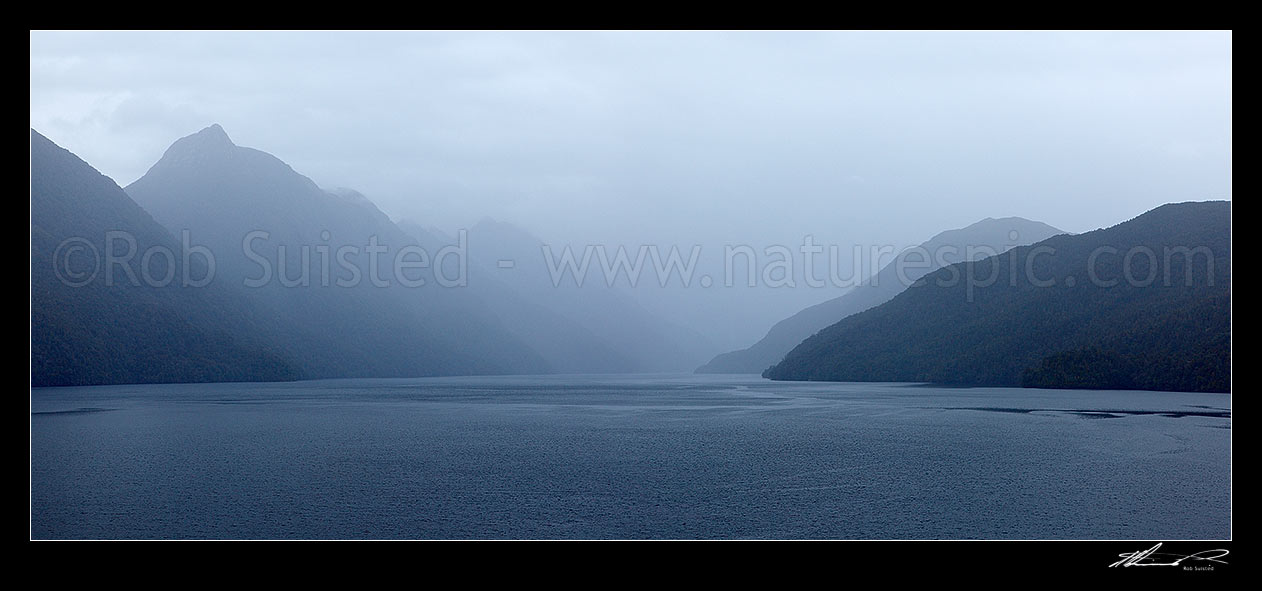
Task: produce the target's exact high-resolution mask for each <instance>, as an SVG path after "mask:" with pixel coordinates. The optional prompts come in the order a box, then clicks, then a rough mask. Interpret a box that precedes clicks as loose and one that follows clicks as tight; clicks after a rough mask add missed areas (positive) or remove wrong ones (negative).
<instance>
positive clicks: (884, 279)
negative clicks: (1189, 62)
mask: <svg viewBox="0 0 1262 591" xmlns="http://www.w3.org/2000/svg"><path fill="white" fill-rule="evenodd" d="M1061 233H1062V232H1061V231H1060V230H1057V229H1056V228H1053V227H1052V226H1049V225H1047V224H1044V223H1041V222H1034V221H1030V220H1027V219H1023V218H1019V217H1009V218H1000V219H994V218H986V219H984V220H982V221H979V222H977V223H975V224H972V225H970V226H967V227H964V228H959V229H956V230H948V231H946V232H942V233H941V234H938V235H937V236H934V237H933V238H931V239H929V240H928V241H926V242H925V243H923V244H921V245H920V246H919V247H916V248H913V249H908V250H906V251H904V252H902V253H899V255H898V256H897V257H895V259H894V260H893V261H891V262H890V263H889V264H887V265H885V266H884V267H882V268H881V270H880V271H879V272H878V273H877V274H876V275H875V276H874V277H873V278H872V279H869V280H867V281H865V282H863V283H862V284H861V285H859V286H857V287H856V288H855V289H853V290H851V291H849V292H847V293H846V294H844V295H841V296H838V297H836V298H833V299H831V300H828V301H826V302H823V303H821V304H817V305H815V306H811V307H809V308H806V309H805V310H802V311H801V312H798V313H797V314H794V315H793V316H790V317H789V318H786V319H784V320H782V321H780V322H778V323H776V325H775V326H773V327H771V330H770V331H768V332H767V336H765V337H763V338H762V339H761V340H759V341H758V342H757V343H754V344H753V345H752V346H750V347H749V348H748V349H742V350H739V351H732V352H729V353H723V354H722V355H719V356H717V357H715V358H714V359H712V360H711V361H710V362H709V363H707V364H705V365H703V366H701V367H699V368H697V373H760V372H762V371H763V370H765V369H767V368H768V367H770V366H771V365H773V364H775V363H776V362H778V361H780V360H781V359H783V358H784V356H785V354H786V353H788V352H789V351H790V350H791V349H793V347H796V346H797V344H798V343H801V342H802V341H803V340H804V339H806V338H807V337H809V336H811V335H813V334H815V333H816V332H818V331H819V330H820V329H822V328H824V327H826V326H829V325H831V324H833V323H834V322H837V321H838V320H841V319H842V318H845V317H847V316H849V315H851V314H857V313H859V312H862V311H864V310H867V309H868V308H871V307H873V306H877V305H880V304H882V303H885V302H887V301H889V300H890V299H891V298H893V297H894V296H896V295H898V294H899V293H902V291H903V290H904V289H906V288H907V286H908V285H910V284H911V282H914V281H916V280H917V279H920V278H921V277H923V276H924V275H926V274H928V273H930V272H932V271H934V270H936V269H939V268H941V267H943V266H946V265H949V264H953V263H958V262H961V261H964V260H966V259H967V260H976V259H978V258H984V257H986V256H990V255H992V254H996V253H1000V252H1003V251H1005V250H1007V249H1009V248H1012V247H1014V246H1022V245H1026V244H1033V243H1035V242H1038V241H1040V240H1043V239H1045V238H1048V237H1051V236H1055V235H1057V234H1061Z"/></svg>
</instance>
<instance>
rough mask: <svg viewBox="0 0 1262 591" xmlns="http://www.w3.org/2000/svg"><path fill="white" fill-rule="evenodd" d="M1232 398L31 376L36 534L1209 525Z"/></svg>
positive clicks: (726, 379)
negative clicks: (149, 382) (41, 379)
mask: <svg viewBox="0 0 1262 591" xmlns="http://www.w3.org/2000/svg"><path fill="white" fill-rule="evenodd" d="M1230 404H1231V399H1230V396H1229V395H1225V394H1224V395H1219V394H1184V393H1162V392H1100V391H1090V392H1088V391H1063V390H1023V389H1003V388H967V389H944V388H931V387H924V386H917V385H906V384H903V385H899V384H815V383H783V382H769V381H766V380H761V379H759V378H757V377H755V376H691V375H689V376H648V377H645V376H544V377H521V376H515V377H491V378H487V377H479V378H436V379H413V380H327V381H314V382H298V383H284V384H209V385H208V384H197V385H193V384H189V385H153V386H98V387H89V388H49V389H35V390H32V392H31V536H32V537H33V538H36V539H44V538H56V539H66V538H72V539H82V538H88V539H130V538H144V539H184V538H198V539H200V538H213V539H249V538H267V539H291V538H304V539H347V538H350V539H386V538H408V539H435V538H437V539H453V538H455V539H465V538H478V539H485V538H496V539H501V538H531V539H538V538H547V539H557V538H580V539H608V538H618V539H624V538H670V539H680V538H685V539H694V538H774V539H785V538H792V539H800V538H812V539H973V538H980V539H1162V540H1174V539H1227V538H1230V537H1231V529H1230V517H1231V515H1230V506H1231V497H1230V490H1231V480H1230V475H1231V470H1230V468H1231V462H1230V435H1231V431H1230V426H1231V419H1230Z"/></svg>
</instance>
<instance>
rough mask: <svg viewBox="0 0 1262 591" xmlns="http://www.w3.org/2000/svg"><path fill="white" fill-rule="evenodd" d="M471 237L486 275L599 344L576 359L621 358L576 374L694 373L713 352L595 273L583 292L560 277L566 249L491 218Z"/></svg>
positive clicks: (577, 352)
mask: <svg viewBox="0 0 1262 591" xmlns="http://www.w3.org/2000/svg"><path fill="white" fill-rule="evenodd" d="M468 236H469V253H470V258H471V260H472V261H474V262H475V263H476V265H477V266H478V267H479V268H482V269H486V270H487V272H488V273H493V274H494V276H495V278H496V279H498V280H500V281H503V282H504V283H505V284H507V285H508V286H509V287H511V288H512V289H513V291H514V292H515V293H517V294H519V295H520V296H521V297H522V298H524V299H525V300H527V301H529V302H531V303H533V304H534V305H536V306H540V307H542V308H545V309H547V310H549V311H550V312H552V313H553V314H555V315H556V316H558V317H560V318H563V319H564V320H565V322H566V323H569V324H572V325H574V326H577V327H581V328H582V329H583V330H585V331H586V333H587V334H589V335H592V337H593V338H595V339H597V340H598V341H599V344H598V346H595V347H592V346H590V345H585V344H584V345H583V347H581V348H579V347H574V346H573V345H571V346H570V348H575V349H577V350H575V351H573V352H572V353H571V354H570V355H572V356H573V358H574V359H583V358H585V357H590V356H591V355H592V352H593V351H601V352H613V353H614V354H615V357H614V358H613V359H611V362H612V361H616V363H610V364H606V365H604V366H591V367H590V368H581V367H573V368H572V369H575V370H579V371H585V372H601V371H616V372H680V371H689V370H691V369H692V368H693V367H695V366H696V364H697V363H698V361H699V360H701V359H705V358H706V357H708V356H709V355H710V354H712V352H713V351H714V346H713V345H712V344H711V343H710V341H709V340H708V339H707V338H706V337H704V336H703V335H701V334H699V333H697V332H696V331H693V330H689V329H687V328H684V327H681V326H678V325H676V324H674V323H671V322H669V321H667V320H664V319H662V318H661V317H660V316H657V315H655V314H653V313H651V312H649V311H647V310H645V309H644V308H643V307H641V306H640V305H639V304H638V303H637V302H636V301H635V300H634V299H633V298H632V297H630V296H629V295H628V294H626V293H624V292H623V291H622V289H621V288H619V287H617V286H610V285H608V284H607V283H606V282H605V281H603V278H598V277H595V276H594V275H595V274H592V275H593V276H589V277H586V278H584V281H582V284H581V285H579V282H578V281H576V280H575V278H574V277H573V276H568V275H567V276H561V275H560V274H557V275H556V276H554V273H555V272H556V271H557V269H558V267H559V265H558V260H557V259H558V258H559V252H560V250H561V247H560V246H555V245H547V244H545V243H544V242H543V241H542V240H540V239H539V238H537V237H535V236H533V235H531V234H530V233H529V232H527V231H525V230H523V229H521V228H518V227H516V226H514V225H512V224H508V223H504V222H499V221H495V220H493V219H489V218H487V219H483V220H482V221H480V222H478V223H477V224H475V225H474V226H473V227H471V228H469V231H468ZM549 255H551V256H552V259H551V260H549V258H548V256H549ZM501 265H503V267H501ZM554 279H555V280H554ZM532 342H533V341H532ZM558 363H559V362H558Z"/></svg>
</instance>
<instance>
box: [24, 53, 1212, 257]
mask: <svg viewBox="0 0 1262 591" xmlns="http://www.w3.org/2000/svg"><path fill="white" fill-rule="evenodd" d="M211 123H219V124H221V125H223V127H224V128H225V130H226V131H227V132H228V134H229V135H230V136H231V137H232V138H233V140H234V141H235V142H236V143H237V144H238V145H243V146H249V147H254V148H258V149H261V150H264V151H266V152H270V153H272V154H274V155H276V156H277V157H279V158H281V159H282V160H284V161H286V162H287V163H289V164H290V165H291V166H293V167H294V168H295V169H296V170H297V171H299V172H301V173H303V174H305V175H307V176H309V177H311V178H312V179H313V180H315V181H316V182H317V183H319V184H320V185H321V186H325V187H328V188H333V187H339V186H344V187H351V188H355V189H357V190H359V191H361V192H363V193H364V194H365V195H367V196H368V197H369V198H370V199H372V200H373V201H375V202H376V203H377V204H378V205H379V206H380V207H381V208H382V209H383V210H384V211H385V212H386V213H388V214H389V215H390V216H391V217H394V218H396V219H397V218H409V219H414V220H417V221H419V222H421V223H422V224H425V225H433V226H437V227H439V228H442V229H443V230H445V231H447V232H451V231H453V230H455V229H458V228H460V227H465V226H468V225H470V224H472V223H473V222H476V221H477V220H478V219H480V218H481V217H483V216H492V217H494V218H496V219H499V220H502V221H508V222H513V223H517V224H519V225H521V226H523V227H525V228H527V229H529V230H531V231H533V232H534V233H536V234H538V235H541V236H542V237H544V238H547V239H551V240H556V241H576V242H595V241H617V242H624V243H629V244H640V243H649V242H662V241H669V242H677V243H683V244H691V243H696V242H704V243H714V242H748V243H752V244H765V243H776V242H781V243H783V242H790V243H791V244H799V243H800V242H801V237H802V236H803V235H805V234H813V235H814V236H815V237H816V241H817V242H818V241H827V242H828V243H841V244H856V243H864V244H872V243H892V244H914V243H919V242H921V241H923V240H925V239H927V238H929V237H930V236H932V235H933V234H935V233H937V232H938V231H941V230H944V229H948V228H953V227H960V226H964V225H967V224H969V223H972V222H974V221H977V220H978V219H981V218H984V217H1001V216H1010V215H1016V216H1022V217H1027V218H1031V219H1035V220H1039V221H1043V222H1046V223H1049V224H1052V225H1054V226H1057V227H1059V228H1062V229H1064V230H1068V231H1073V232H1082V231H1087V230H1091V229H1095V228H1097V227H1102V226H1109V225H1112V224H1115V223H1118V222H1121V221H1124V220H1126V219H1129V218H1130V217H1133V216H1135V215H1138V214H1139V213H1142V212H1143V211H1146V210H1148V209H1151V208H1153V207H1155V206H1157V205H1160V204H1162V203H1167V202H1173V201H1187V200H1203V199H1230V197H1231V192H1230V191H1231V34H1230V32H1151V33H1150V32H1121V33H1113V32H1036V33H1024V32H998V33H986V32H934V33H914V32H908V33H897V32H777V33H761V32H540V33H532V32H436V33H424V32H422V33H381V32H363V33H334V32H227V33H223V32H172V33H162V32H153V33H150V32H104V33H101V32H88V33H81V32H32V33H31V126H32V127H34V128H35V129H36V130H38V131H40V132H41V133H43V134H45V135H47V136H48V137H49V138H50V139H52V140H53V141H55V142H57V143H59V144H61V145H62V146H63V147H65V148H67V149H69V150H71V151H72V152H75V153H76V154H78V155H79V156H80V157H82V158H84V159H85V160H86V161H88V162H89V163H90V164H92V165H93V166H95V167H96V168H98V169H99V170H100V171H101V172H103V173H105V174H107V175H109V176H111V177H113V178H114V179H115V180H116V181H117V182H118V183H119V184H120V185H124V186H125V185H127V184H128V183H130V182H132V181H133V180H135V179H137V178H139V177H140V176H141V175H143V174H144V172H145V171H146V170H147V169H148V167H149V166H151V165H152V164H153V163H154V162H155V161H157V159H158V158H159V157H160V156H161V155H162V152H163V151H164V150H165V149H166V147H167V146H168V145H170V144H171V143H172V142H173V141H175V140H176V139H177V138H179V137H182V136H185V135H188V134H191V133H194V132H196V131H198V130H199V129H201V128H203V127H205V126H207V125H209V124H211Z"/></svg>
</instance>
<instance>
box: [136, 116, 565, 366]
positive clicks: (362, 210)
mask: <svg viewBox="0 0 1262 591" xmlns="http://www.w3.org/2000/svg"><path fill="white" fill-rule="evenodd" d="M126 191H127V193H128V194H129V195H130V196H131V197H132V198H133V199H135V200H136V202H137V203H139V204H140V205H141V206H143V207H144V208H145V209H146V210H148V211H149V212H150V213H152V214H153V217H154V219H156V220H157V221H158V222H160V223H161V224H162V225H164V226H165V227H166V228H168V229H170V230H171V232H172V233H176V234H181V233H184V232H187V233H188V234H189V235H190V236H191V237H192V240H193V241H194V242H196V243H199V244H203V245H205V246H206V247H207V248H208V249H209V250H210V251H211V252H212V253H213V254H214V258H215V263H216V281H217V282H221V283H223V284H225V285H228V286H230V287H232V288H235V289H237V290H239V291H241V292H242V293H244V294H245V295H246V296H247V297H248V298H249V299H250V301H251V303H252V304H253V305H255V306H257V307H258V308H259V309H261V310H262V311H263V313H264V314H265V315H266V317H268V318H269V319H272V320H273V321H274V323H275V324H276V325H277V326H279V327H280V329H279V331H280V333H279V334H278V335H277V337H276V338H277V339H278V342H277V345H278V347H279V348H281V349H282V350H285V351H286V352H288V353H289V354H290V355H291V356H292V358H294V359H296V360H298V362H299V363H300V366H301V367H300V369H301V371H302V374H303V376H304V377H312V378H319V377H411V376H427V375H453V374H521V373H545V372H549V371H553V368H552V367H551V366H550V365H549V363H548V362H547V361H546V360H545V359H544V358H543V357H542V356H541V355H540V354H539V353H538V352H537V351H535V350H534V349H533V348H532V347H531V346H530V345H528V344H527V343H525V342H524V341H523V340H522V339H521V338H520V337H519V336H518V335H517V334H515V333H514V332H513V331H512V330H510V329H509V328H507V327H506V326H505V323H504V321H503V319H502V318H500V317H499V315H498V314H497V313H496V312H495V311H493V310H492V309H491V308H490V307H489V306H488V305H487V304H486V302H484V301H483V300H482V298H481V297H480V294H479V293H478V292H477V290H476V289H474V288H473V280H472V277H471V276H470V275H468V263H467V255H466V253H465V251H464V249H463V247H462V245H459V244H455V245H452V244H443V241H441V240H438V239H427V240H420V239H418V238H417V237H414V236H411V235H409V234H408V233H407V232H404V231H403V230H401V229H400V228H398V227H397V226H396V225H395V224H394V223H393V222H391V220H390V219H389V218H388V217H387V216H386V215H385V214H384V213H382V212H381V211H380V210H379V209H378V208H377V207H376V206H375V205H374V204H373V203H372V202H371V201H369V200H368V199H367V198H365V197H364V196H363V195H360V194H359V193H357V192H354V191H352V190H346V189H339V190H335V191H326V190H324V189H322V188H320V187H319V186H317V185H316V183H314V182H313V181H311V179H309V178H307V177H305V176H303V175H301V174H299V173H298V172H296V171H294V170H293V169H292V168H291V167H290V166H289V165H287V164H285V163H284V162H282V161H281V160H280V159H278V158H276V157H275V156H272V155H271V154H268V153H266V152H262V151H259V150H255V149H252V148H246V147H241V146H237V145H235V144H234V143H233V142H232V140H231V139H230V138H229V137H228V135H227V133H226V132H225V131H224V130H223V129H222V128H221V127H220V126H218V125H212V126H210V127H207V128H205V129H203V130H201V131H200V132H198V133H195V134H193V135H190V136H188V137H184V138H181V139H179V140H178V141H176V142H175V143H174V144H172V145H171V147H170V148H168V149H167V151H166V153H165V154H163V156H162V158H161V159H160V160H159V161H158V162H157V163H156V164H154V165H153V167H152V168H150V169H149V171H148V172H147V173H146V174H145V175H144V176H143V177H141V178H140V179H139V180H137V181H136V182H134V183H132V184H131V185H129V186H127V188H126Z"/></svg>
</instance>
